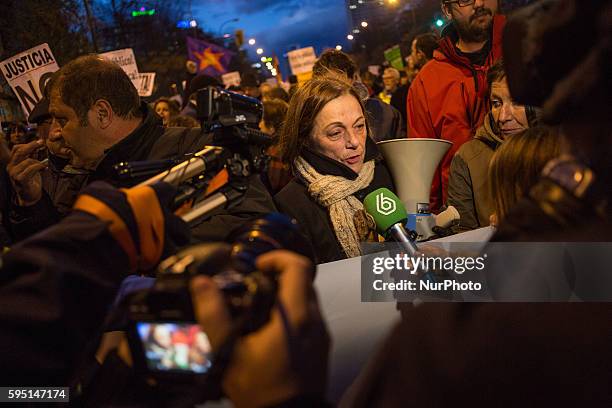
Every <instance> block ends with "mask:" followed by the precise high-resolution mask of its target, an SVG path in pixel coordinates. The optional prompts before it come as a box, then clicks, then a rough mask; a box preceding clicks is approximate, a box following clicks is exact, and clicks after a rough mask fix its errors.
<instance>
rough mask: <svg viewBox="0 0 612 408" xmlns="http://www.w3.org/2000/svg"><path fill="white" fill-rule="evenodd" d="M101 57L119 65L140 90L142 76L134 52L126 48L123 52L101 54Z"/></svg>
mask: <svg viewBox="0 0 612 408" xmlns="http://www.w3.org/2000/svg"><path fill="white" fill-rule="evenodd" d="M100 56H101V57H102V58H104V59H107V60H109V61H112V62H114V63H115V64H117V65H119V66H120V67H121V69H123V71H124V72H125V73H126V74H127V76H129V77H130V79H131V80H132V83H133V84H134V86H135V87H136V89H140V75H139V73H138V66H137V65H136V57H134V50H132V49H131V48H124V49H122V50H115V51H109V52H105V53H103V54H100Z"/></svg>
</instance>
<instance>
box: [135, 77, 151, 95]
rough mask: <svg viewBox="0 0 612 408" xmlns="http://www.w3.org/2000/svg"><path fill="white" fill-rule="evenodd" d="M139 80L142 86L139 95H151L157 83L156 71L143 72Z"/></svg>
mask: <svg viewBox="0 0 612 408" xmlns="http://www.w3.org/2000/svg"><path fill="white" fill-rule="evenodd" d="M139 80H140V88H138V95H140V96H151V95H152V94H153V87H154V85H155V72H141V73H140V74H139Z"/></svg>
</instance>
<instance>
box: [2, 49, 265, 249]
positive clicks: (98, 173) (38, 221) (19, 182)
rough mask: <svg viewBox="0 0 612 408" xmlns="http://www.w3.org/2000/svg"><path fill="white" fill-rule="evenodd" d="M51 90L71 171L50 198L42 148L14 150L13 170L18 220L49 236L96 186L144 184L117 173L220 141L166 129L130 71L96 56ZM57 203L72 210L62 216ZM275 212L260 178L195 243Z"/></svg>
mask: <svg viewBox="0 0 612 408" xmlns="http://www.w3.org/2000/svg"><path fill="white" fill-rule="evenodd" d="M49 86H50V88H49V90H50V91H49V95H50V106H49V113H50V114H51V116H52V118H53V122H52V125H51V129H50V137H52V138H53V139H54V140H55V139H58V138H61V139H62V140H63V141H64V143H65V146H66V147H67V148H68V149H69V150H70V154H71V163H70V172H69V175H68V176H67V177H64V178H62V179H61V180H60V182H58V183H57V185H55V186H54V191H44V190H43V188H42V182H41V174H40V172H41V170H42V169H43V168H44V167H45V164H44V163H41V162H39V161H38V160H36V159H35V158H33V156H34V155H35V153H36V152H37V151H38V150H39V149H40V148H41V147H42V145H41V144H40V143H30V144H28V145H23V146H21V147H20V148H19V149H16V150H14V151H13V153H12V156H11V159H10V161H9V164H8V173H9V176H10V179H11V182H12V185H13V189H14V192H15V196H14V200H13V201H14V204H15V205H14V211H13V212H14V214H16V215H15V217H13V218H14V219H15V223H18V224H20V227H21V228H23V229H25V230H27V231H30V232H35V231H38V230H41V229H44V228H45V227H47V226H49V225H51V224H52V223H53V222H55V220H57V219H59V218H60V217H61V216H63V215H65V211H67V210H69V209H70V207H71V205H72V203H73V202H74V199H75V198H76V195H77V194H78V192H79V191H81V190H82V188H83V187H84V186H86V185H87V184H88V183H91V182H92V181H96V180H104V181H108V182H111V183H112V184H114V185H116V186H119V187H127V186H131V185H134V184H135V183H136V181H142V180H127V181H119V180H118V179H117V177H116V173H115V171H114V169H113V168H114V166H115V165H116V164H118V163H120V162H129V161H146V160H158V159H181V158H182V157H184V156H185V155H186V154H189V153H195V152H197V151H199V150H200V149H201V148H202V147H203V146H204V145H206V144H211V142H212V137H211V136H212V135H211V134H202V133H201V132H200V130H199V129H197V130H195V129H194V130H189V129H183V128H171V129H165V128H164V127H163V126H162V124H161V121H160V120H159V118H158V117H157V116H156V115H155V113H154V112H152V111H151V110H150V109H149V108H148V107H147V106H146V104H145V103H144V102H141V101H140V98H139V96H138V93H137V91H136V88H135V87H134V86H133V84H132V82H131V81H130V79H129V77H128V76H127V75H126V74H125V73H124V72H123V70H121V68H120V67H119V66H117V65H115V64H113V63H111V62H109V61H106V60H104V59H102V58H101V57H98V56H96V55H88V56H83V57H79V58H77V59H75V60H73V61H71V62H69V63H68V64H66V65H65V66H64V67H62V69H60V70H59V71H58V72H57V73H56V74H55V75H54V77H53V78H52V82H51V84H50V85H49ZM50 196H52V197H53V200H51V199H50ZM54 202H55V203H57V202H61V203H64V204H66V205H63V206H62V208H59V209H58V208H57V206H55V205H54ZM270 211H274V204H273V202H272V199H271V198H270V196H269V194H268V193H267V192H266V189H265V187H264V186H263V185H262V184H261V182H260V181H259V178H258V177H256V176H253V177H251V178H250V179H249V188H248V190H247V192H246V194H245V197H244V201H243V202H242V203H241V204H239V205H238V206H236V207H235V208H233V209H232V210H230V213H227V212H226V213H224V214H220V215H218V216H216V217H214V218H213V219H211V220H209V221H207V222H205V223H203V224H201V226H199V227H197V228H196V230H195V231H194V238H195V239H224V238H225V236H226V234H227V233H229V232H230V231H231V230H232V229H234V228H235V227H237V226H239V225H241V224H242V223H243V222H244V221H245V220H246V219H249V218H251V217H253V216H256V215H257V214H261V213H267V212H270ZM26 226H27V227H26Z"/></svg>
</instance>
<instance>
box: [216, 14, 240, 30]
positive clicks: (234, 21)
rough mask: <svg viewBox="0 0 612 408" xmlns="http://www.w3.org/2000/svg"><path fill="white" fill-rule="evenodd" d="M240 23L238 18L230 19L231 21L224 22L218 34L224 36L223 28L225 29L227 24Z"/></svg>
mask: <svg viewBox="0 0 612 408" xmlns="http://www.w3.org/2000/svg"><path fill="white" fill-rule="evenodd" d="M238 21H240V19H239V18H238V17H236V18H230V19H229V20H227V21H224V22H223V23H222V24H221V26H219V31H218V33H219V34H223V27H225V25H226V24H227V23H236V22H238Z"/></svg>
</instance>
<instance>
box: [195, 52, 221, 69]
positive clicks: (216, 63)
mask: <svg viewBox="0 0 612 408" xmlns="http://www.w3.org/2000/svg"><path fill="white" fill-rule="evenodd" d="M193 55H194V56H195V57H196V58H197V59H198V60H199V62H200V63H199V68H198V71H203V70H205V69H206V68H207V67H209V66H210V67H213V68H214V69H216V70H217V71H218V72H220V73H224V72H225V68H223V65H222V64H221V61H220V59H221V57H223V53H222V52H219V53H216V52H213V51H212V50H211V49H210V48H206V49H205V50H204V52H197V51H196V52H194V53H193Z"/></svg>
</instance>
